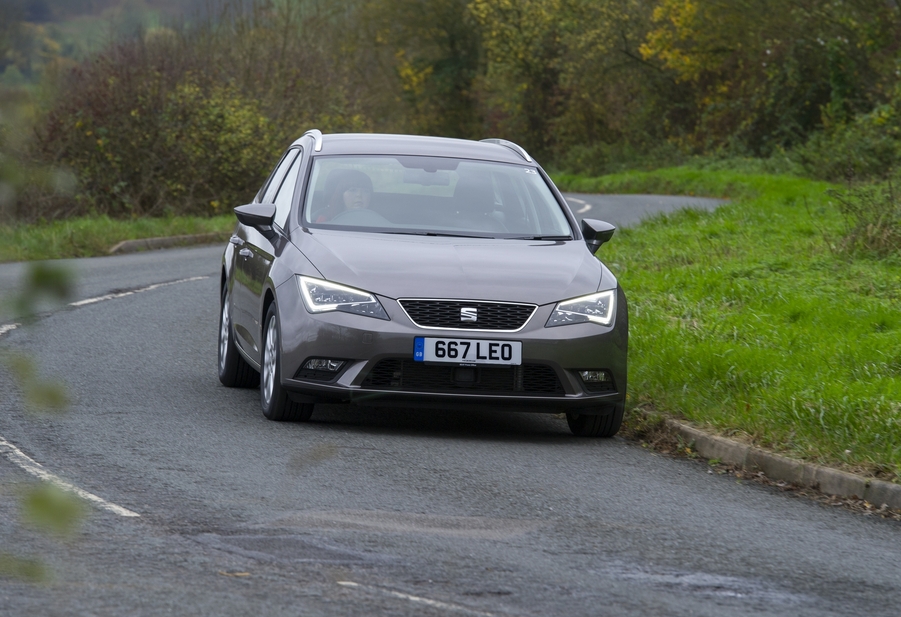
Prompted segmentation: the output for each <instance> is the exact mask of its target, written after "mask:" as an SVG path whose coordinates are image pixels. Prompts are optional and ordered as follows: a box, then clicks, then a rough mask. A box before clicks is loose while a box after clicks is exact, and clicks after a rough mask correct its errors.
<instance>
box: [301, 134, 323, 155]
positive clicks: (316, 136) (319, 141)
mask: <svg viewBox="0 0 901 617" xmlns="http://www.w3.org/2000/svg"><path fill="white" fill-rule="evenodd" d="M307 135H309V136H310V137H312V138H313V140H314V142H315V143H314V144H313V150H315V151H316V152H321V151H322V131H320V130H319V129H310V130H309V131H307V132H306V133H304V134H303V135H301V137H306V136H307Z"/></svg>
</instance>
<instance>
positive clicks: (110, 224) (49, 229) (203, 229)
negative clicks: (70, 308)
mask: <svg viewBox="0 0 901 617" xmlns="http://www.w3.org/2000/svg"><path fill="white" fill-rule="evenodd" d="M234 226H235V217H234V215H232V214H228V215H223V216H217V217H213V218H203V217H196V216H173V217H168V218H139V219H134V220H118V219H110V218H108V217H105V216H102V217H83V218H75V219H69V220H65V221H54V222H52V223H44V224H34V225H14V226H6V225H0V262H7V261H28V260H35V259H60V258H64V257H95V256H98V255H106V254H107V253H108V251H109V249H110V247H112V246H113V245H115V244H117V243H119V242H121V241H123V240H137V239H140V238H157V237H162V236H181V235H187V234H202V233H211V232H228V231H231V230H232V229H234Z"/></svg>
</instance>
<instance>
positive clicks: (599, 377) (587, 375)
mask: <svg viewBox="0 0 901 617" xmlns="http://www.w3.org/2000/svg"><path fill="white" fill-rule="evenodd" d="M579 377H581V378H582V381H584V382H585V383H603V382H606V381H613V379H612V378H611V377H610V373H608V372H607V371H579Z"/></svg>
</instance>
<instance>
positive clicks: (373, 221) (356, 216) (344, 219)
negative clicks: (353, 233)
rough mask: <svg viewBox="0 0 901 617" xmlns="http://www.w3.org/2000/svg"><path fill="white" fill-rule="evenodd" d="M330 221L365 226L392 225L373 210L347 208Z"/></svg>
mask: <svg viewBox="0 0 901 617" xmlns="http://www.w3.org/2000/svg"><path fill="white" fill-rule="evenodd" d="M329 223H339V224H342V225H360V226H363V227H390V226H391V221H389V220H388V219H386V218H385V217H384V216H382V215H381V214H379V213H378V212H373V211H372V210H345V211H344V212H339V213H338V214H336V215H335V217H334V218H333V219H332V220H330V221H329Z"/></svg>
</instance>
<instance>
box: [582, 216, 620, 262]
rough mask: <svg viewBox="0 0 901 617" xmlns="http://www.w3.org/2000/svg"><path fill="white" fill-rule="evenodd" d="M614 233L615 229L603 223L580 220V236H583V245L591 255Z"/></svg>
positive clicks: (593, 220) (594, 220)
mask: <svg viewBox="0 0 901 617" xmlns="http://www.w3.org/2000/svg"><path fill="white" fill-rule="evenodd" d="M615 231H616V227H614V226H613V225H611V224H610V223H607V222H605V221H599V220H597V219H582V235H583V236H585V244H587V245H588V250H589V251H591V254H592V255H594V254H595V253H596V252H597V250H598V249H599V248H601V245H602V244H604V243H605V242H607V241H609V240H610V238H612V237H613V233H614V232H615Z"/></svg>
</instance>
